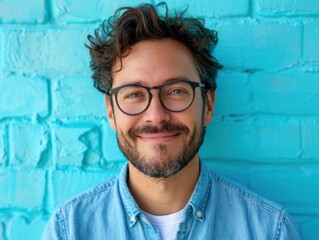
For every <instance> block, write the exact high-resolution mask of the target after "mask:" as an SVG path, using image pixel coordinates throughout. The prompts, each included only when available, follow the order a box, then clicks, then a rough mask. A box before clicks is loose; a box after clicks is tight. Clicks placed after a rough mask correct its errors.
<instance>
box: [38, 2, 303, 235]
mask: <svg viewBox="0 0 319 240" xmlns="http://www.w3.org/2000/svg"><path fill="white" fill-rule="evenodd" d="M161 6H164V7H166V5H165V4H160V5H159V6H157V8H156V7H153V6H152V5H148V4H144V5H140V6H139V7H137V8H123V9H120V10H119V11H117V12H116V14H115V15H114V17H113V18H111V19H110V20H109V21H108V22H105V23H104V24H102V26H101V27H100V28H99V29H97V30H96V32H95V37H92V36H89V41H90V46H89V49H90V53H91V57H92V63H91V66H92V69H93V70H94V74H93V79H94V81H95V86H96V87H97V88H98V90H100V91H101V92H103V93H104V94H105V102H106V107H107V115H108V119H109V123H110V126H111V127H112V128H113V129H114V130H116V132H117V140H118V144H119V146H120V148H121V150H122V152H123V153H124V155H125V156H126V158H127V159H128V164H127V165H125V166H124V167H123V169H122V171H121V173H120V174H119V176H116V177H114V178H112V179H109V180H106V181H105V182H103V183H101V184H100V185H98V186H96V187H94V188H92V189H91V190H89V191H87V192H86V193H84V194H82V195H80V196H78V197H76V198H74V199H72V200H70V201H68V202H67V203H65V204H63V205H61V206H60V207H59V208H58V209H57V210H56V212H55V214H54V215H53V216H52V218H51V220H50V222H49V223H48V226H47V228H46V230H45V232H44V235H43V239H85V240H88V239H138V240H142V239H152V240H154V239H165V240H166V239H192V240H193V239H222V240H224V239H240V240H242V239H287V240H288V239H289V240H293V239H299V237H298V234H297V232H296V230H295V227H294V225H293V224H292V222H291V220H290V218H289V217H288V215H287V212H286V210H285V209H283V208H282V207H280V206H279V205H277V204H275V203H272V202H270V201H268V200H265V199H263V198H261V197H259V196H257V195H256V194H254V193H252V192H250V191H249V190H247V189H245V188H243V187H239V186H237V185H236V184H233V183H231V182H229V181H227V180H225V179H223V178H221V177H219V176H217V175H215V174H214V173H213V172H211V171H210V170H208V169H207V167H206V166H205V165H204V164H203V162H201V161H200V158H199V155H198V150H199V148H200V146H201V144H202V142H203V139H204V135H205V127H206V126H207V125H208V124H209V123H210V122H211V119H212V116H213V107H214V90H215V86H216V84H215V77H216V73H217V70H218V69H220V68H221V65H220V64H219V63H218V62H217V60H215V59H214V58H213V57H212V55H211V53H212V50H213V48H214V47H215V45H216V44H217V34H216V32H214V31H211V30H208V29H206V28H205V27H204V26H203V23H202V22H201V21H200V20H198V19H193V18H186V17H184V13H180V14H177V15H175V16H173V17H169V14H168V10H167V8H165V10H166V12H164V17H160V16H159V15H158V12H157V10H158V8H160V7H161Z"/></svg>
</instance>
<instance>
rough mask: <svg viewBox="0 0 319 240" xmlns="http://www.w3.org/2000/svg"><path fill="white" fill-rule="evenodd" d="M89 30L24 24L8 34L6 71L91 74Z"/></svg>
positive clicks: (6, 39) (51, 75)
mask: <svg viewBox="0 0 319 240" xmlns="http://www.w3.org/2000/svg"><path fill="white" fill-rule="evenodd" d="M88 33H89V30H88V29H85V27H83V26H80V27H78V28H76V27H74V28H68V29H61V28H48V27H47V26H40V27H29V28H26V27H21V28H19V29H12V30H8V32H7V34H6V36H5V37H4V42H5V44H4V49H6V54H5V57H4V64H3V65H4V66H3V67H4V69H3V71H6V72H18V73H27V74H38V75H44V76H46V77H55V76H57V75H61V74H63V75H79V74H85V75H88V74H89V62H90V60H89V51H88V50H87V48H85V46H84V43H85V42H86V41H87V40H86V37H87V35H88Z"/></svg>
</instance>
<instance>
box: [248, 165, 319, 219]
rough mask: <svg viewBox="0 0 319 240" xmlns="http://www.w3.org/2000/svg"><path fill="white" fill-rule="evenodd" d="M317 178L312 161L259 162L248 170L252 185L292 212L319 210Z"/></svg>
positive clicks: (314, 211)
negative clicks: (271, 163)
mask: <svg viewBox="0 0 319 240" xmlns="http://www.w3.org/2000/svg"><path fill="white" fill-rule="evenodd" d="M318 181H319V167H318V166H317V165H315V164H308V165H306V164H294V165H292V164H290V166H275V167H274V166H268V167H266V166H260V167H256V168H255V169H254V171H251V188H252V189H253V190H255V191H256V190H257V191H258V192H259V193H260V194H262V195H263V196H265V197H267V198H270V199H271V200H273V201H276V202H279V203H281V204H283V205H284V206H285V207H287V209H288V210H289V211H290V212H291V213H294V214H309V215H318V214H319V192H318V191H316V190H315V189H317V188H318Z"/></svg>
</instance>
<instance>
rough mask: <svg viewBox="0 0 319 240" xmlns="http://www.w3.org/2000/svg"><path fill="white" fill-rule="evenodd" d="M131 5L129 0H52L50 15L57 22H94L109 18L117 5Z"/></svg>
mask: <svg viewBox="0 0 319 240" xmlns="http://www.w3.org/2000/svg"><path fill="white" fill-rule="evenodd" d="M136 3H138V1H136ZM131 5H135V3H134V2H132V1H129V0H122V1H121V2H120V3H119V2H117V1H99V0H93V1H85V0H79V1H70V0H53V1H52V6H53V7H52V9H53V10H52V17H53V19H54V21H55V22H59V23H74V22H80V23H83V22H95V21H101V20H104V19H107V18H109V17H110V16H112V15H113V14H114V12H115V10H116V9H117V8H119V7H122V6H131ZM83 9H85V11H83Z"/></svg>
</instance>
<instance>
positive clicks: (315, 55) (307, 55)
mask: <svg viewBox="0 0 319 240" xmlns="http://www.w3.org/2000/svg"><path fill="white" fill-rule="evenodd" d="M318 5H319V4H318ZM318 42H319V21H311V22H307V23H305V26H304V40H303V50H304V53H303V57H304V60H305V61H317V62H318V61H319V49H318V48H317V47H314V46H316V45H317V44H318ZM317 71H318V68H317Z"/></svg>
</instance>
